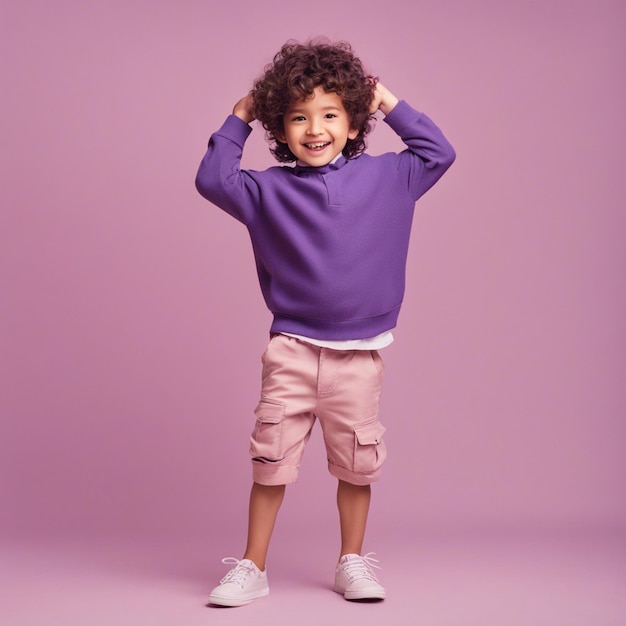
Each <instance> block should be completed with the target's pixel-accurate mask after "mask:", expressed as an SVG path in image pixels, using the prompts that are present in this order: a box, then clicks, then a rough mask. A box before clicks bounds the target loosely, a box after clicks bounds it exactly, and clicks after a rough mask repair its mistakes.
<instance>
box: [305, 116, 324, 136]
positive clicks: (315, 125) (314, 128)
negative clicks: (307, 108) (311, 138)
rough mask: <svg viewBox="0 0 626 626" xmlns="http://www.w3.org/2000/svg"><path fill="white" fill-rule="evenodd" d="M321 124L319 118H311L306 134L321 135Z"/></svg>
mask: <svg viewBox="0 0 626 626" xmlns="http://www.w3.org/2000/svg"><path fill="white" fill-rule="evenodd" d="M323 132H324V131H323V129H322V125H321V124H320V122H319V120H315V119H313V120H311V121H310V123H309V128H308V129H307V134H309V135H321V134H322V133H323Z"/></svg>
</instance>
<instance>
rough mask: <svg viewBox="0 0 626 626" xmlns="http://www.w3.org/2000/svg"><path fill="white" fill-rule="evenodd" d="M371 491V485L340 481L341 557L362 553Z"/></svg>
mask: <svg viewBox="0 0 626 626" xmlns="http://www.w3.org/2000/svg"><path fill="white" fill-rule="evenodd" d="M371 493H372V492H371V488H370V486H369V485H352V484H350V483H347V482H345V481H343V480H340V481H339V484H338V486H337V507H338V508H339V523H340V526H341V553H340V555H339V557H340V558H341V557H342V556H343V555H344V554H361V550H362V549H363V539H364V538H365V527H366V525H367V514H368V513H369V507H370V499H371Z"/></svg>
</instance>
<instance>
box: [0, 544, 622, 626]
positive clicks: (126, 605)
mask: <svg viewBox="0 0 626 626" xmlns="http://www.w3.org/2000/svg"><path fill="white" fill-rule="evenodd" d="M276 543H277V544H278V545H274V546H273V551H274V552H273V558H272V562H271V564H270V565H269V566H268V573H269V577H270V578H269V580H270V586H271V593H270V596H269V597H267V598H264V599H261V600H257V601H256V602H255V603H253V604H250V605H248V606H245V607H240V608H233V609H230V608H215V607H208V606H207V595H208V592H209V590H210V588H211V587H212V586H213V585H214V584H217V582H218V580H219V578H220V577H221V576H222V575H223V573H224V572H225V570H226V566H224V565H222V564H221V563H220V560H219V558H213V552H214V549H213V550H209V549H207V541H206V538H204V539H197V540H195V539H194V540H186V541H182V540H181V541H163V540H162V541H156V540H153V541H145V540H144V541H140V542H129V541H100V542H96V541H94V540H90V541H28V542H27V541H12V542H10V543H9V542H5V543H3V544H1V545H0V589H1V593H0V624H1V625H2V626H57V625H58V626H109V625H110V626H143V625H144V624H145V625H146V626H148V625H149V626H196V625H204V624H217V625H225V626H226V625H231V624H235V625H238V624H242V625H243V624H252V623H254V624H255V625H260V626H263V625H269V624H272V625H273V626H281V625H283V624H285V625H286V624H297V625H298V626H308V625H311V626H313V625H315V626H319V625H324V626H326V625H329V626H334V625H335V624H342V625H343V624H347V625H352V624H355V625H356V624H358V625H359V626H368V625H370V624H371V625H374V624H375V625H376V626H381V625H383V626H403V625H407V626H415V625H422V624H423V625H424V626H457V625H458V626H491V625H494V626H548V625H553V626H624V625H626V549H625V548H626V543H625V541H624V536H623V535H616V534H613V535H611V536H607V535H606V534H597V535H589V534H585V535H581V536H568V537H567V538H564V537H558V536H557V537H555V535H554V534H550V535H549V536H548V535H546V536H541V535H539V536H538V535H530V534H519V533H518V534H510V535H508V536H498V537H497V538H494V537H489V536H487V535H483V536H474V537H462V536H458V535H445V534H439V535H437V536H432V535H431V536H420V537H417V538H416V537H413V538H412V539H411V540H410V541H407V539H406V538H403V537H400V536H396V537H393V538H389V539H388V540H387V542H385V544H383V545H380V546H377V548H378V552H377V557H378V558H379V559H380V561H381V565H382V566H383V569H382V570H381V571H380V579H381V582H382V583H383V584H384V585H385V587H386V590H387V594H388V597H387V599H386V600H385V601H384V602H381V603H376V604H365V603H351V602H346V601H345V600H343V598H342V597H341V596H339V595H338V594H336V593H333V591H332V590H331V588H330V587H331V583H332V571H333V559H334V557H335V555H333V554H332V553H331V551H330V550H329V549H328V547H325V546H324V545H322V544H313V543H310V544H307V545H306V546H305V547H304V548H303V547H301V546H299V545H296V544H295V543H293V542H292V543H289V541H288V540H284V541H282V543H281V541H280V540H276V541H275V544H276ZM209 554H211V558H209V556H208V555H209ZM220 556H228V555H227V554H221V552H220Z"/></svg>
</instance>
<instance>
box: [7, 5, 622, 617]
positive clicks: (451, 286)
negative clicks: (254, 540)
mask: <svg viewBox="0 0 626 626" xmlns="http://www.w3.org/2000/svg"><path fill="white" fill-rule="evenodd" d="M625 14H626V8H625V6H624V5H623V4H622V3H621V2H618V1H609V0H604V1H599V2H594V3H591V2H586V1H585V2H583V1H576V0H574V1H572V0H570V1H565V0H563V1H556V0H552V1H551V0H547V1H546V2H541V3H540V2H523V1H517V2H506V3H504V2H497V1H495V0H492V1H489V0H477V1H476V2H463V1H461V0H437V1H435V0H429V1H420V2H400V1H399V0H390V1H389V2H385V3H379V2H370V1H361V2H357V1H356V0H355V1H348V2H343V3H342V2H334V1H333V2H330V1H328V0H320V2H316V3H312V4H297V5H294V4H291V5H289V4H286V3H284V2H278V1H277V0H270V1H266V2H258V3H247V2H244V1H243V0H234V1H232V2H226V3H214V2H209V1H207V2H201V1H199V0H196V1H192V0H190V1H185V2H167V1H165V0H151V1H148V0H143V1H141V0H137V1H131V2H120V1H117V0H113V1H109V2H99V3H98V2H94V3H91V2H83V1H78V0H59V2H52V3H51V2H43V0H39V1H30V2H22V3H10V4H5V5H3V7H2V9H1V13H0V29H1V33H0V41H1V42H2V44H1V45H2V61H0V64H1V83H0V84H1V90H2V95H1V96H0V98H1V107H2V115H1V116H0V125H1V126H0V127H1V143H2V149H1V150H0V181H1V184H0V189H1V191H0V193H1V195H2V209H1V212H0V281H1V282H0V287H1V292H0V293H1V299H0V429H1V430H0V502H1V503H2V504H1V508H0V531H1V533H2V537H3V539H4V544H5V545H8V546H15V545H34V544H33V542H37V541H42V540H51V539H54V540H58V541H63V540H66V539H70V538H72V539H76V538H78V537H80V538H81V539H82V540H84V541H85V542H86V545H89V543H90V542H98V541H102V540H105V539H106V540H107V541H108V540H111V539H115V538H119V539H120V540H124V541H126V540H129V539H132V538H135V537H142V538H143V539H150V538H154V540H155V541H161V542H164V544H165V545H170V544H171V542H176V541H177V540H179V539H180V538H190V537H195V538H197V539H198V541H199V542H201V543H202V542H204V543H203V544H202V545H204V549H205V554H204V555H203V559H204V560H205V561H206V562H209V561H210V562H213V561H215V560H219V558H221V557H222V556H226V555H227V554H230V553H233V554H234V555H235V556H238V555H239V553H240V552H241V549H242V545H241V544H242V541H243V533H244V531H245V511H246V505H247V492H248V489H249V483H250V468H249V461H248V456H247V437H248V435H249V432H250V429H251V423H252V409H253V408H254V405H255V403H256V400H257V397H258V388H259V375H260V358H259V357H260V354H261V352H262V351H263V349H264V347H265V343H266V339H267V329H268V327H269V321H270V318H269V314H268V313H267V311H266V310H265V308H264V305H263V303H262V300H261V296H260V292H259V289H258V285H257V283H256V276H255V273H254V267H253V259H252V252H251V250H250V245H249V242H248V239H247V234H246V232H245V229H244V228H243V227H241V225H239V224H238V223H237V222H235V220H233V219H232V218H229V217H228V216H226V215H225V214H222V212H220V211H219V210H218V209H216V208H214V207H212V206H211V205H210V204H208V203H207V202H206V201H204V200H203V199H202V198H201V197H200V196H199V195H198V194H197V193H196V191H195V189H194V186H193V179H194V176H195V172H196V168H197V166H198V164H199V161H200V159H201V157H202V155H203V153H204V150H205V147H206V142H207V140H208V136H209V134H210V133H211V132H212V131H213V130H215V129H216V128H217V127H218V126H219V125H220V124H221V123H222V121H223V119H224V117H225V116H226V115H227V114H228V113H229V112H230V111H231V110H232V106H233V104H234V103H235V102H236V101H237V100H238V99H239V98H240V97H241V96H242V95H244V94H245V92H246V91H247V90H248V89H249V88H250V86H251V83H252V81H253V79H254V78H255V77H256V76H257V75H258V74H259V73H260V72H261V71H262V68H263V66H264V65H265V64H266V63H268V62H269V61H270V60H271V57H272V55H273V54H274V52H275V51H276V50H277V49H278V48H279V47H280V45H281V44H282V43H283V42H284V41H285V40H287V39H288V38H296V39H301V40H302V39H305V38H307V37H309V36H313V35H318V34H325V35H327V36H329V37H330V38H332V39H339V38H341V39H346V40H348V41H350V42H351V43H352V44H353V46H354V48H355V50H356V52H357V53H358V54H359V55H360V56H361V58H362V59H363V61H364V63H365V65H366V67H367V68H368V69H369V70H370V71H371V72H373V73H374V74H376V75H378V76H379V77H380V79H381V81H382V82H383V83H384V84H385V85H386V86H388V87H389V88H390V89H391V90H392V91H393V92H395V93H396V94H397V95H398V96H400V97H403V98H405V99H406V100H408V101H409V102H410V103H411V104H412V105H414V106H415V107H416V108H418V109H421V110H424V111H425V112H427V113H428V114H429V115H430V116H431V117H432V118H433V119H434V120H435V121H436V122H437V123H438V124H439V125H440V126H441V128H442V129H443V130H444V132H445V133H446V134H447V136H448V137H449V139H450V140H451V142H452V143H453V145H454V146H455V148H456V150H457V152H458V158H457V161H456V163H455V164H454V166H453V168H452V169H451V170H450V171H449V173H448V174H447V175H446V176H445V177H444V178H443V179H442V181H441V182H440V183H439V184H438V185H437V186H436V187H435V188H434V189H433V190H432V191H431V192H429V193H428V194H427V195H426V196H425V197H424V198H423V199H422V200H421V201H420V202H419V204H418V210H417V213H416V219H415V227H414V232H413V239H412V245H411V252H410V257H409V266H408V293H407V297H406V300H405V304H404V308H403V311H402V314H401V316H400V324H399V328H398V329H397V331H396V332H395V335H396V343H395V344H394V345H393V346H391V347H390V348H388V349H386V350H385V351H384V356H385V358H386V363H387V374H386V376H387V378H386V387H385V391H384V397H383V406H382V419H383V420H384V422H385V424H386V426H387V428H388V433H387V435H386V438H387V443H388V447H389V452H390V457H389V460H388V462H387V464H386V466H385V469H384V472H383V479H382V481H381V483H380V484H378V485H376V486H375V488H374V500H373V506H372V513H371V522H370V532H369V535H368V537H369V539H368V543H370V544H371V545H368V546H367V547H368V549H376V550H378V547H377V545H376V543H378V544H381V543H382V542H384V540H385V539H384V538H387V541H389V538H390V537H391V538H396V539H397V540H398V541H399V542H400V541H401V539H400V538H401V537H403V536H405V535H403V533H408V534H409V536H415V534H416V533H420V532H421V533H424V534H428V533H429V532H434V531H435V530H436V531H437V532H442V531H449V532H450V533H455V532H470V531H471V532H474V531H476V532H478V533H482V532H484V531H486V532H487V533H488V534H489V533H501V532H509V531H515V532H518V531H519V532H526V531H529V532H530V531H532V532H538V531H548V530H549V531H554V530H555V529H556V530H557V531H558V532H561V531H563V532H565V531H566V530H568V531H569V532H574V531H576V532H579V531H580V532H588V531H589V532H591V533H597V534H598V535H601V536H606V533H609V534H610V533H614V534H615V533H617V535H618V536H620V537H622V538H623V532H624V529H625V528H626V498H624V479H625V478H626V476H625V467H626V461H625V458H626V457H625V449H624V448H625V446H624V443H625V434H626V426H625V420H624V416H625V414H626V384H625V381H626V328H625V325H624V320H625V319H626V281H625V280H624V274H625V269H626V246H625V245H624V233H625V232H626V212H625V211H624V208H625V207H624V204H625V203H624V199H625V194H624V191H625V182H624V181H625V180H626V176H624V171H625V167H626V153H625V151H624V139H625V133H624V126H625V124H624V111H625V110H626V88H625V86H624V80H623V77H624V70H625V69H626V68H625V67H624V65H625V63H624V58H625V52H626V50H625V45H624V38H623V24H624V18H625V17H626V15H625ZM369 146H370V147H369V150H370V152H371V153H373V154H376V153H380V152H383V151H385V150H398V149H401V147H402V146H401V144H400V143H399V140H398V139H397V138H396V137H395V136H394V135H393V133H391V132H390V130H389V129H388V128H387V127H386V126H385V125H384V124H382V123H379V124H378V127H377V129H376V130H375V131H374V132H373V133H372V135H371V138H370V141H369ZM271 164H273V160H272V158H271V155H270V154H269V152H268V150H267V147H266V144H265V142H264V140H263V134H262V132H261V130H260V129H258V128H256V130H255V132H254V133H253V135H252V137H251V139H250V141H249V145H248V146H247V149H246V154H245V159H244V165H245V166H247V167H254V168H264V167H267V166H269V165H271ZM319 439H320V437H319V430H317V429H316V432H315V433H314V437H313V438H312V440H311V442H310V446H309V449H308V450H307V454H306V456H305V460H304V464H303V468H302V474H301V479H300V480H299V482H298V484H297V485H295V486H294V487H291V488H290V489H289V490H288V495H287V498H286V502H285V505H284V507H283V510H282V512H281V517H280V521H279V525H278V529H277V533H278V534H277V537H279V536H280V537H282V539H277V541H276V545H275V548H274V549H275V555H276V557H275V558H277V559H279V558H280V555H281V554H283V555H284V554H286V552H285V551H286V550H288V549H289V550H291V549H292V544H291V543H289V542H290V541H292V542H295V543H296V545H297V544H298V542H299V541H300V538H301V537H303V536H306V537H308V538H309V539H310V540H311V541H318V540H319V541H322V542H326V544H327V545H329V546H330V547H331V553H332V554H334V553H333V551H334V550H335V549H336V545H337V543H338V537H337V530H336V519H335V518H336V513H335V510H334V481H333V479H331V478H330V477H329V476H328V475H327V472H326V469H325V462H324V458H323V449H322V446H321V444H320V441H319ZM281 542H282V543H281ZM620 545H621V546H622V549H623V542H620ZM281 550H282V552H281ZM378 551H379V552H380V550H378ZM333 558H334V556H333ZM328 567H329V568H331V569H332V562H331V564H330V565H329V566H328ZM214 570H215V571H214V572H213V571H212V572H209V574H208V575H207V577H206V580H205V583H206V589H205V590H206V591H208V589H209V588H210V586H211V584H213V583H214V582H215V581H214V580H213V578H214V577H215V576H216V575H218V574H217V572H218V570H216V569H215V568H214ZM194 601H195V599H194ZM15 623H18V622H17V621H16V622H15ZM19 623H21V622H19ZM24 623H26V622H24ZM66 623H68V622H67V621H66ZM464 623H465V624H468V623H470V622H469V621H465V622H464ZM500 623H504V622H500ZM596 623H598V624H600V623H599V622H596ZM606 623H608V622H606Z"/></svg>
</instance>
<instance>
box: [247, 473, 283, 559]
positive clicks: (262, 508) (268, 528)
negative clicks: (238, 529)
mask: <svg viewBox="0 0 626 626" xmlns="http://www.w3.org/2000/svg"><path fill="white" fill-rule="evenodd" d="M284 495H285V485H271V486H268V485H260V484H259V483H253V484H252V489H251V491H250V507H249V510H248V544H247V545H246V552H245V554H244V557H243V558H244V559H250V560H251V561H253V562H254V564H255V565H256V566H257V567H258V568H259V569H260V570H261V571H265V559H266V558H267V550H268V548H269V545H270V539H271V538H272V531H273V530H274V523H275V522H276V515H277V514H278V510H279V509H280V505H281V504H282V502H283V497H284Z"/></svg>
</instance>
